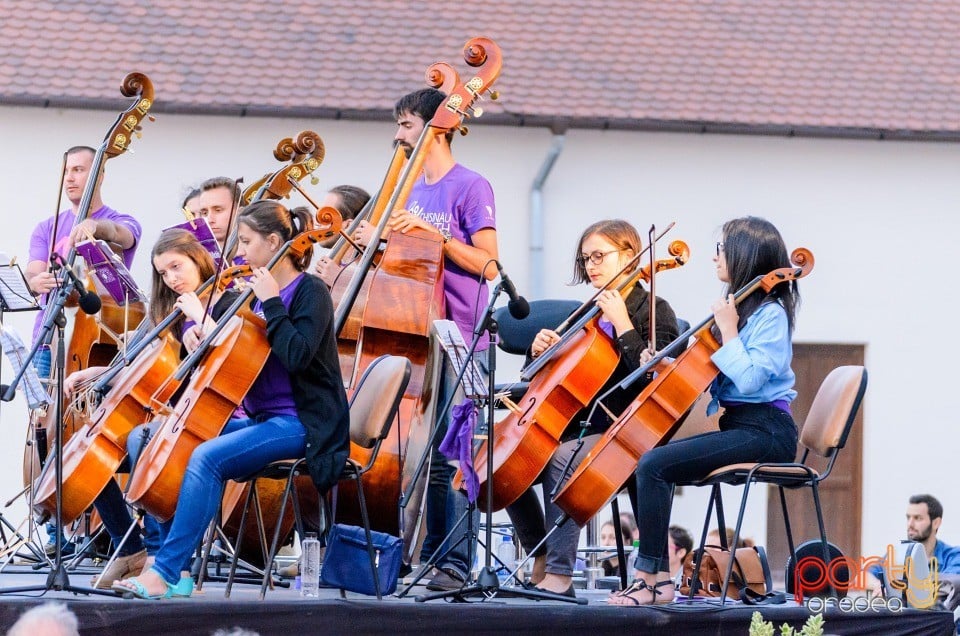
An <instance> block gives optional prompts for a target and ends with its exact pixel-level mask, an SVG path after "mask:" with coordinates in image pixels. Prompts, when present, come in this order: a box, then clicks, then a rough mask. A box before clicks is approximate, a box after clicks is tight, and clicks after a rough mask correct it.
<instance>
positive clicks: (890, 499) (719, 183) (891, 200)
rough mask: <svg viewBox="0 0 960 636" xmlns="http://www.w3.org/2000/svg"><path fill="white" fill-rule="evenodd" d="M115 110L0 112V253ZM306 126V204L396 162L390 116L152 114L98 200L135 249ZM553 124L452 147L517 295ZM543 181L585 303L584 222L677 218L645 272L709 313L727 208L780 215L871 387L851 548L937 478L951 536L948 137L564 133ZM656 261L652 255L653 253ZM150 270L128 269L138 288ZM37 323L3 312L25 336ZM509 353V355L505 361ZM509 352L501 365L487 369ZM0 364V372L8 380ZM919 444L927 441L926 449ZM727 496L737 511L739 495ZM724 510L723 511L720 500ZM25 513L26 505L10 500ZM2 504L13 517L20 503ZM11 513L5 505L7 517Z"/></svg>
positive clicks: (686, 511)
mask: <svg viewBox="0 0 960 636" xmlns="http://www.w3.org/2000/svg"><path fill="white" fill-rule="evenodd" d="M114 118H115V113H108V112H94V111H61V110H45V109H27V108H12V107H0V139H2V140H3V144H2V146H0V165H2V166H3V168H4V169H3V174H4V177H3V182H4V183H3V185H4V186H5V187H4V191H5V192H6V193H7V201H6V210H5V211H4V213H3V219H4V224H3V225H4V230H3V232H2V235H0V251H2V252H5V253H7V254H8V255H18V256H19V257H20V259H21V261H23V260H24V259H25V258H26V252H27V241H28V237H29V234H30V231H31V229H32V227H33V225H34V224H35V223H36V222H37V221H39V220H40V219H41V218H43V217H46V216H49V215H50V214H51V213H52V211H53V207H54V201H55V197H56V187H57V183H58V178H59V174H58V170H59V165H60V157H61V153H62V152H63V150H64V149H65V148H66V147H68V146H71V145H74V144H81V143H83V144H88V145H96V144H97V143H98V142H99V140H100V139H102V138H103V136H104V134H105V133H106V131H107V129H108V128H109V127H110V125H112V123H113V120H114ZM305 128H310V129H313V130H315V131H316V132H318V133H319V134H320V136H321V137H322V138H323V140H324V142H325V145H326V159H325V161H324V163H323V165H321V167H320V168H319V169H318V170H317V172H316V175H317V176H318V178H319V179H320V183H319V184H318V185H317V186H310V187H308V189H309V190H310V191H311V192H313V193H314V194H315V196H316V197H319V196H320V195H321V194H322V193H323V192H324V191H325V189H326V188H328V187H330V186H333V185H336V184H338V183H354V184H357V185H361V186H364V187H367V188H368V189H372V188H375V187H376V186H377V185H378V184H379V182H380V180H381V179H382V177H383V171H384V169H385V168H386V163H387V161H388V159H389V155H390V144H389V141H390V137H391V136H392V133H393V127H392V125H391V124H389V123H371V122H363V123H358V122H342V121H336V122H334V121H312V122H311V121H304V120H279V119H254V118H220V117H208V118H199V117H189V116H177V115H160V116H158V121H156V122H154V123H149V122H148V123H146V124H145V125H144V130H143V138H142V139H140V140H138V141H136V143H135V145H134V147H133V153H132V154H131V153H128V154H125V155H122V156H120V157H117V158H114V159H111V160H110V161H109V162H108V163H107V175H106V179H105V186H104V200H105V201H106V202H107V203H108V204H110V205H112V206H113V207H116V208H118V209H120V210H122V211H127V212H131V213H134V214H136V215H137V216H138V218H140V219H141V222H142V223H143V225H144V246H145V247H143V248H142V249H143V251H144V252H146V250H147V249H148V247H149V245H151V244H152V241H153V239H154V238H155V237H156V236H157V234H158V233H159V231H160V229H161V228H163V227H166V226H167V225H170V224H172V223H174V222H176V220H178V218H177V209H178V206H179V201H180V198H181V195H182V193H183V191H184V190H185V189H186V187H187V186H188V185H191V184H195V183H197V182H199V181H200V180H202V179H203V178H206V177H209V176H214V175H220V174H223V175H227V176H233V177H237V176H241V175H243V176H244V177H245V179H246V182H247V183H251V182H252V181H253V180H255V179H256V178H258V177H259V176H260V175H262V174H263V173H265V172H267V171H270V170H273V169H274V168H275V167H276V166H277V165H278V164H277V163H276V162H275V160H274V159H273V157H272V154H271V152H272V149H273V147H274V146H275V145H276V142H277V141H278V140H279V139H280V138H282V137H285V136H290V135H294V134H296V133H297V132H299V131H300V130H303V129H305ZM551 138H552V136H551V134H550V133H549V131H547V130H542V129H524V128H505V127H485V126H482V125H474V126H472V128H471V133H470V135H469V136H468V137H466V138H458V139H457V140H456V141H455V143H454V150H455V153H456V155H457V156H458V158H459V159H460V160H461V161H462V162H463V163H465V164H466V165H468V166H470V167H473V168H475V169H477V170H479V171H480V172H482V173H484V174H485V175H486V176H487V177H488V178H489V179H490V181H491V182H492V184H493V186H494V190H495V192H496V195H497V201H498V224H499V235H500V251H501V256H502V260H503V262H504V263H505V265H506V267H507V269H508V271H509V272H510V275H511V277H512V278H513V279H514V280H515V281H516V282H517V284H518V287H520V291H521V292H523V291H524V290H525V289H526V288H527V287H529V284H525V283H529V281H527V280H526V279H527V272H528V271H529V267H528V251H527V245H528V239H529V237H528V225H527V224H528V220H527V218H528V217H527V215H528V207H529V206H528V198H529V188H530V184H531V182H532V180H533V178H534V176H535V175H536V173H537V170H538V169H539V167H540V163H541V162H542V160H543V158H544V156H545V154H546V153H547V151H548V149H549V146H550V142H551ZM565 141H566V143H565V147H564V150H563V153H562V155H561V156H560V159H559V161H558V162H557V164H556V166H555V167H554V170H553V172H552V173H551V175H550V177H549V179H548V181H547V183H546V187H545V189H544V201H545V206H546V226H547V230H546V236H545V239H546V250H545V268H544V269H545V271H546V272H548V273H549V275H548V280H546V281H544V289H545V290H546V294H545V295H546V296H547V297H563V296H566V297H575V298H584V297H585V292H586V290H585V289H572V288H569V287H567V286H566V285H565V283H566V281H567V280H568V279H569V275H570V270H571V267H570V262H571V258H572V255H573V250H574V247H575V246H574V242H575V241H576V239H577V237H578V236H579V233H580V232H581V231H582V229H583V227H584V226H586V225H587V224H589V223H591V222H593V221H595V220H598V219H600V218H606V217H615V216H617V217H624V218H627V219H629V220H631V221H633V222H634V223H635V224H636V225H637V226H638V227H639V228H640V229H641V230H642V231H643V232H645V231H646V228H647V227H648V226H649V224H651V223H655V224H657V226H658V227H661V228H662V227H665V226H666V225H667V223H669V222H670V221H674V220H675V221H677V226H676V228H675V229H674V230H673V232H672V233H671V234H670V235H669V237H668V238H670V239H674V238H681V239H683V240H685V241H686V242H687V243H688V244H689V245H690V248H691V253H692V258H691V262H690V263H689V264H688V265H687V266H686V267H684V268H682V269H680V270H674V271H671V272H667V273H665V274H664V275H663V276H661V277H660V278H658V293H659V294H661V295H662V296H664V297H666V298H667V299H668V300H669V301H670V302H671V304H672V305H673V306H674V308H675V309H676V311H677V313H678V315H680V316H682V317H685V318H687V319H688V320H690V321H691V322H694V321H698V320H700V319H702V318H704V317H706V315H707V312H708V308H709V305H710V302H711V301H712V299H713V298H714V297H715V296H716V295H717V294H718V293H719V291H720V284H719V283H718V282H717V280H716V277H715V274H714V268H713V264H712V261H711V256H712V254H713V250H714V242H715V241H717V240H718V231H719V227H720V225H721V224H722V223H723V221H724V220H726V219H728V218H731V217H734V216H740V215H743V214H757V215H761V216H765V217H767V218H768V219H770V220H771V221H773V222H774V223H775V224H776V225H777V226H778V227H779V228H780V230H781V232H782V233H783V235H784V237H785V239H786V241H787V244H788V246H791V247H793V246H800V245H803V246H806V247H808V248H810V249H811V250H812V251H813V253H814V255H815V258H816V267H815V268H814V271H813V273H812V274H811V275H810V276H809V278H807V279H806V280H804V281H802V282H801V285H800V287H801V292H802V295H803V306H802V309H801V312H800V316H799V323H798V327H797V331H796V340H797V341H799V342H837V343H862V344H865V345H866V347H867V366H868V368H869V371H870V386H869V389H868V392H867V398H866V402H865V422H866V424H865V426H866V434H865V443H864V455H865V457H864V471H865V473H864V498H863V501H864V510H863V528H864V530H863V550H864V553H865V554H876V553H879V551H881V550H882V548H883V546H884V545H885V544H886V543H887V542H888V541H890V540H892V539H894V538H899V537H901V535H903V532H904V522H903V512H904V508H905V505H906V498H907V497H908V496H909V495H910V494H911V493H914V492H920V491H930V492H933V493H934V494H936V495H937V496H939V497H940V498H941V500H942V501H943V503H944V506H945V508H946V511H947V512H946V518H945V522H944V525H943V531H942V533H941V536H942V537H943V538H944V539H945V540H947V541H948V542H951V543H958V542H960V523H958V522H955V521H953V519H954V518H955V515H957V514H958V512H957V511H958V510H960V495H958V494H955V493H954V492H953V489H948V488H944V487H943V486H942V485H941V484H942V483H943V479H942V477H943V476H945V475H946V474H947V467H948V466H949V465H950V462H951V458H952V457H953V456H954V455H955V452H954V448H953V444H952V443H951V442H952V441H953V435H952V433H951V432H950V430H949V428H948V426H947V425H945V423H944V422H943V420H944V419H945V418H946V417H949V412H950V407H951V405H950V404H949V403H947V404H943V402H944V400H943V399H942V397H941V396H948V395H950V394H951V391H952V390H954V386H953V385H954V382H953V374H952V373H951V372H950V371H949V369H950V368H951V367H950V363H951V362H952V357H953V354H954V353H955V351H954V349H955V348H954V346H953V343H952V342H951V339H950V338H949V336H946V337H945V336H942V335H940V330H941V329H942V328H944V327H946V329H947V332H948V333H949V316H950V315H951V312H950V310H951V309H952V307H953V304H952V303H951V300H952V299H951V298H950V296H949V291H948V290H949V289H950V283H949V276H950V270H949V263H948V260H949V254H951V253H953V252H954V250H953V249H951V248H952V247H953V246H952V243H951V241H952V240H956V238H957V236H958V232H957V229H958V225H960V221H956V220H955V218H956V217H955V215H954V214H953V210H954V207H955V201H957V200H958V199H960V179H957V178H956V171H957V166H958V165H960V162H958V158H960V157H958V154H960V147H958V146H957V145H956V144H938V143H907V142H889V141H882V142H881V141H852V140H830V139H797V138H781V137H747V136H720V135H691V134H667V133H628V132H609V131H608V132H601V131H579V130H578V131H571V132H569V133H568V134H567V136H566V140H565ZM661 254H662V250H661ZM147 268H148V263H147V260H146V259H145V258H143V257H142V256H141V257H140V258H138V259H137V262H136V265H135V268H134V274H135V275H136V276H137V279H138V280H139V281H141V284H142V285H146V284H147V281H148V277H147V273H148V269H147ZM32 318H33V316H32V315H30V316H27V315H24V314H18V315H8V316H7V317H6V320H7V321H8V323H10V324H13V325H15V326H17V327H18V329H19V330H20V332H21V334H23V335H24V336H25V337H26V336H27V335H28V334H29V326H28V325H29V323H30V321H32ZM506 357H507V356H505V355H504V356H502V358H506ZM517 368H518V363H517V361H515V360H509V361H508V360H503V361H502V363H501V369H500V376H501V377H500V378H499V379H506V378H508V377H511V376H512V374H513V373H514V372H515V370H516V369H517ZM9 373H10V372H9V366H8V365H7V363H6V361H4V365H3V377H4V378H9ZM0 409H2V410H0V417H2V426H4V427H5V429H6V431H7V433H6V437H5V439H6V440H7V443H6V444H4V445H3V447H2V448H0V466H4V467H5V468H3V469H2V470H0V499H6V498H8V497H10V496H12V495H13V494H14V493H15V492H17V490H19V488H20V481H19V480H20V476H19V475H20V471H19V468H20V454H21V452H22V446H21V444H22V438H23V435H24V430H25V422H26V415H25V405H24V404H23V402H22V398H19V397H18V399H17V400H16V401H15V402H14V403H12V404H3V405H2V407H0ZM928 440H934V443H929V442H928ZM705 495H706V493H702V494H701V493H697V494H693V493H691V492H690V491H689V490H688V491H687V493H686V494H684V495H683V496H682V497H680V498H678V500H677V502H676V511H675V521H676V522H679V523H681V524H683V525H686V526H688V527H690V528H691V529H695V528H699V525H700V523H701V519H702V512H703V501H705ZM732 501H733V500H732V499H731V504H732ZM764 502H765V497H764V496H763V494H762V493H758V496H757V497H756V502H755V505H754V507H753V508H752V510H753V512H752V514H751V515H750V518H749V519H748V521H747V525H746V532H747V533H748V534H750V535H752V536H753V537H755V538H757V539H758V540H760V541H761V542H763V540H764V538H765V537H764V534H765V520H764V519H765V517H764V515H765V510H764V508H765V503H764ZM728 505H730V504H728ZM17 506H19V503H18V504H17ZM17 506H15V507H14V508H13V509H12V510H11V511H9V513H10V515H11V516H12V517H16V518H17V519H19V518H21V517H22V516H23V513H24V508H22V507H19V508H18V507H17ZM7 513H8V511H4V514H7Z"/></svg>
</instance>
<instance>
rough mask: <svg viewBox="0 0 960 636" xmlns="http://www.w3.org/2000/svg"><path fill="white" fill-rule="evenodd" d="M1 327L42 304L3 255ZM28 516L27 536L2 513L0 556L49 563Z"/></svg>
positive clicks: (37, 308) (23, 278) (19, 270)
mask: <svg viewBox="0 0 960 636" xmlns="http://www.w3.org/2000/svg"><path fill="white" fill-rule="evenodd" d="M0 261H2V263H0V324H2V323H3V315H4V313H6V312H17V311H38V310H39V309H40V305H39V304H37V300H36V298H34V296H33V293H32V292H31V291H30V287H29V285H28V284H27V279H26V277H25V276H24V275H23V270H21V269H20V266H19V265H17V264H16V262H15V260H13V261H11V260H8V259H7V258H6V256H4V255H0ZM23 492H25V491H21V493H20V494H23ZM20 494H18V495H17V496H16V497H14V498H13V499H11V500H10V501H9V502H7V504H6V505H7V506H9V505H10V504H11V503H13V502H14V501H15V500H16V499H17V498H19V496H20ZM27 514H28V517H27V519H28V522H29V523H30V529H29V530H28V531H27V536H26V537H24V536H23V535H22V534H21V533H20V530H19V528H15V527H14V526H13V525H12V524H11V523H10V522H9V521H8V520H7V519H6V517H4V516H3V513H0V524H2V525H0V539H2V541H3V542H2V546H3V547H2V551H0V554H2V555H6V554H8V553H9V554H10V557H11V558H12V557H13V556H14V555H15V554H16V551H17V550H19V548H20V547H21V546H26V547H27V549H28V550H29V551H30V552H31V553H32V554H33V556H32V557H29V558H32V559H33V560H35V561H36V562H37V563H41V562H43V561H48V559H47V556H46V554H45V553H44V552H43V551H42V550H41V549H38V548H37V547H36V545H34V543H33V524H32V521H30V518H29V514H30V513H27ZM6 530H9V531H10V533H11V537H10V539H8V538H7V536H6ZM13 539H16V542H15V544H14V545H15V547H10V545H9V544H10V543H11V541H13Z"/></svg>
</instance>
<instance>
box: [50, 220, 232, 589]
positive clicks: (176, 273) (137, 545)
mask: <svg viewBox="0 0 960 636" xmlns="http://www.w3.org/2000/svg"><path fill="white" fill-rule="evenodd" d="M151 262H152V263H153V286H152V288H151V292H150V321H151V322H152V323H153V324H154V325H156V324H159V323H160V322H162V321H163V320H164V318H166V317H167V315H168V314H170V313H172V312H173V310H174V309H180V310H181V311H182V312H183V316H182V317H181V318H180V319H179V320H177V321H176V322H175V323H174V324H173V325H171V332H172V334H173V335H174V337H175V338H177V340H183V334H184V332H185V331H186V330H187V329H189V328H190V327H191V326H192V325H194V324H199V323H200V322H201V319H202V317H203V315H204V314H203V312H204V308H203V305H202V303H201V302H200V299H199V298H197V295H196V293H194V291H195V290H196V289H197V288H198V287H200V284H201V283H202V282H203V281H204V280H207V279H209V278H212V277H213V274H214V264H213V257H212V256H211V255H210V252H208V251H207V250H206V248H204V247H203V245H201V244H200V242H199V241H197V239H196V238H195V237H194V235H193V234H192V233H190V232H189V231H187V230H182V229H176V228H173V229H169V230H166V231H164V232H163V234H161V235H160V239H159V240H158V241H157V243H156V245H154V247H153V251H152V254H151ZM234 298H235V295H234V294H232V293H228V294H224V295H223V296H221V297H220V298H219V299H218V300H217V302H216V303H215V304H214V306H213V309H212V311H211V313H212V315H213V317H214V318H215V317H216V316H218V315H219V314H220V313H222V312H223V311H224V310H225V309H226V308H227V307H228V306H229V305H230V303H231V302H232V300H233V299H234ZM206 320H207V321H210V320H212V319H211V318H209V317H207V318H206ZM189 348H190V347H186V349H189ZM181 357H182V355H181ZM106 370H107V367H88V368H86V369H84V370H82V371H77V372H75V373H72V374H70V375H69V376H68V377H67V378H66V379H65V380H64V393H65V394H66V397H67V398H70V397H72V396H73V395H74V394H75V393H77V392H78V391H79V390H80V389H81V388H82V387H84V386H85V385H86V384H89V383H90V382H91V381H92V380H94V379H95V378H97V377H98V376H100V375H101V374H103V373H104V372H105V371H106ZM139 429H140V427H137V428H135V429H134V431H133V433H132V434H131V435H130V436H129V439H128V446H130V447H134V448H135V450H134V451H133V453H132V454H131V459H132V458H133V457H135V456H136V453H137V452H138V451H139V446H140V442H139V440H140V439H141V435H140V434H139V432H138V431H139ZM131 463H133V462H131ZM94 505H95V506H96V508H97V511H98V512H99V513H100V516H101V518H102V519H103V522H104V526H105V527H106V529H107V532H108V534H109V535H110V538H111V539H112V540H113V542H114V545H119V543H120V540H121V539H122V538H123V535H124V533H125V532H126V531H127V529H128V528H129V527H130V524H131V523H132V520H131V518H130V513H129V512H128V511H127V507H126V504H125V503H124V501H123V495H122V493H121V492H120V487H119V485H118V484H117V482H116V481H114V480H111V481H110V482H108V483H107V486H106V488H104V490H103V492H102V493H101V494H100V495H99V496H98V497H97V499H96V501H95V502H94ZM144 530H145V533H144V536H143V540H142V543H141V537H140V534H139V533H136V532H135V533H133V534H132V535H131V536H130V537H129V538H128V539H127V541H126V543H124V545H123V547H122V548H121V549H120V552H119V554H118V558H117V559H116V560H115V561H114V562H113V563H112V564H111V565H110V567H109V568H107V570H106V571H104V572H103V574H102V575H101V576H99V577H94V585H96V586H97V587H100V588H104V589H106V588H109V587H110V586H111V585H112V584H113V582H114V581H117V580H119V579H121V578H124V577H126V576H128V575H130V574H137V573H139V572H140V570H141V569H142V568H143V567H144V565H145V562H146V560H147V559H148V555H149V556H152V555H153V554H154V553H155V552H156V549H157V548H158V547H159V530H158V528H157V525H156V521H155V520H154V519H153V518H152V517H149V516H147V517H145V518H144Z"/></svg>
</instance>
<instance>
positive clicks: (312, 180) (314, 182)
mask: <svg viewBox="0 0 960 636" xmlns="http://www.w3.org/2000/svg"><path fill="white" fill-rule="evenodd" d="M318 183H320V178H319V177H317V176H316V175H313V176H311V177H310V185H317V184H318Z"/></svg>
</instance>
